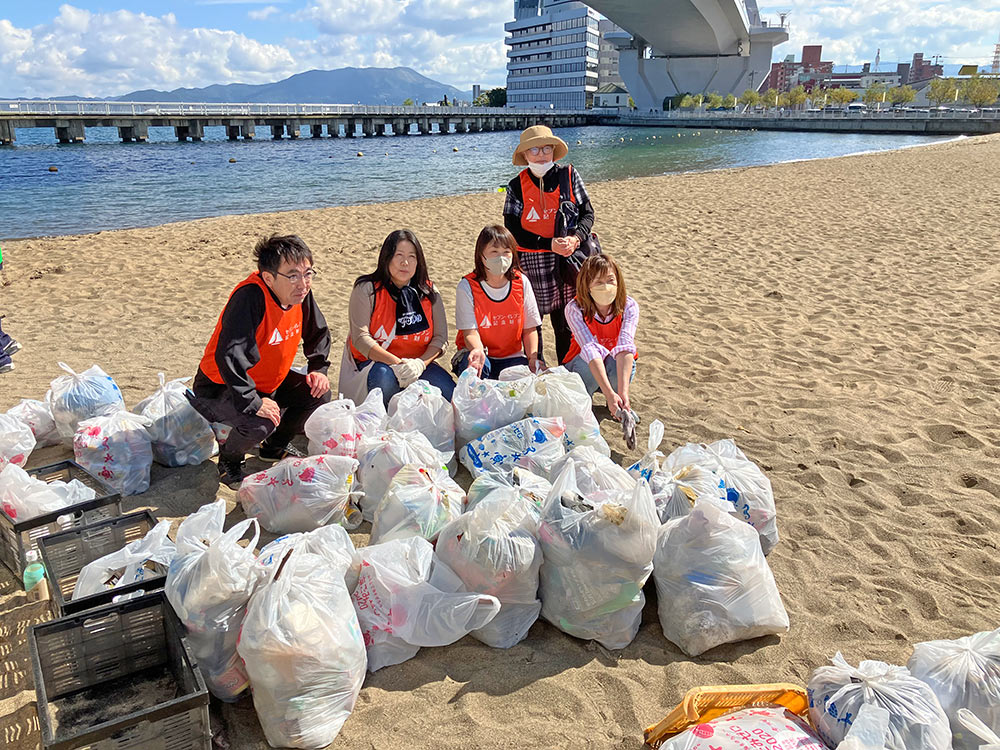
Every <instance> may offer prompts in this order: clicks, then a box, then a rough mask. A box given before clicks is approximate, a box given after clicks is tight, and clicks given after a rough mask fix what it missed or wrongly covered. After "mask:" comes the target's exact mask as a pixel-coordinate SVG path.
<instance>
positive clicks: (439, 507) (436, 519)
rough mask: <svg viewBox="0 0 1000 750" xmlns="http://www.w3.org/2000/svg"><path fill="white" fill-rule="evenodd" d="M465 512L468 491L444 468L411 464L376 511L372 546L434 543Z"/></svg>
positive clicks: (402, 471)
mask: <svg viewBox="0 0 1000 750" xmlns="http://www.w3.org/2000/svg"><path fill="white" fill-rule="evenodd" d="M464 510H465V491H464V490H463V489H462V488H461V487H459V486H458V485H457V484H456V483H455V480H454V479H452V478H451V477H450V476H448V470H447V469H446V468H444V467H443V466H420V465H418V464H407V465H406V466H404V467H403V468H402V469H400V470H399V471H398V472H397V473H396V476H394V477H393V478H392V481H391V482H390V483H389V488H388V489H387V490H386V493H385V496H384V497H383V498H382V502H380V503H379V504H378V507H377V508H375V518H374V520H373V521H372V533H371V542H370V543H371V544H378V543H380V542H388V541H391V540H393V539H406V538H407V537H411V536H419V537H421V538H423V539H426V540H427V541H430V542H433V541H434V540H435V539H437V536H438V533H439V532H440V531H441V529H443V528H444V527H445V525H446V524H447V523H448V522H449V521H452V520H454V519H456V518H458V517H459V516H460V515H462V513H463V511H464Z"/></svg>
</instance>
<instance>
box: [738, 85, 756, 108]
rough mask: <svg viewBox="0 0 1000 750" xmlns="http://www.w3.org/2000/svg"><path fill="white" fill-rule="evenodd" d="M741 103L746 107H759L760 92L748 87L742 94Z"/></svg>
mask: <svg viewBox="0 0 1000 750" xmlns="http://www.w3.org/2000/svg"><path fill="white" fill-rule="evenodd" d="M739 103H740V104H742V105H743V107H744V108H745V109H752V108H754V107H757V106H759V105H760V94H758V93H757V92H756V91H754V90H753V89H747V90H746V91H744V92H743V93H742V94H740V98H739Z"/></svg>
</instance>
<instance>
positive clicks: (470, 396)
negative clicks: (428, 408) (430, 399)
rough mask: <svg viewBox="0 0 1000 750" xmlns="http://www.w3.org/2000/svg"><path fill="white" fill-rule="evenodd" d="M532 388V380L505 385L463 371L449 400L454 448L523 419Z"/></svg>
mask: <svg viewBox="0 0 1000 750" xmlns="http://www.w3.org/2000/svg"><path fill="white" fill-rule="evenodd" d="M533 384H534V379H533V376H532V377H526V378H521V379H519V380H509V381H499V380H483V379H482V378H480V377H479V376H477V375H476V370H475V368H473V367H469V368H466V370H465V372H463V373H462V374H461V375H460V376H459V378H458V385H456V386H455V392H454V393H453V394H452V397H451V405H452V407H453V408H454V410H455V442H456V444H457V445H458V446H462V445H465V444H466V443H468V442H469V441H470V440H475V439H477V438H481V437H482V436H483V435H485V434H486V433H488V432H490V431H492V430H495V429H497V428H499V427H505V426H506V425H509V424H512V423H514V422H516V421H518V420H519V419H524V415H525V414H526V413H527V411H528V408H529V407H530V406H531V400H532V398H533V395H534V391H533V389H532V385H533Z"/></svg>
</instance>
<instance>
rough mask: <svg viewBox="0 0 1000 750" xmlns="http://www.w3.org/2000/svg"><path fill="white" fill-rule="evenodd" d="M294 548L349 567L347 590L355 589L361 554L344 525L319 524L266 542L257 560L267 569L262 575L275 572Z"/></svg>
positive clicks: (268, 575)
mask: <svg viewBox="0 0 1000 750" xmlns="http://www.w3.org/2000/svg"><path fill="white" fill-rule="evenodd" d="M293 548H294V549H297V550H299V551H300V552H311V553H313V554H314V555H319V556H320V557H324V558H326V559H327V561H328V562H329V563H330V564H331V565H334V566H336V567H338V568H339V567H343V568H344V569H345V570H346V571H347V572H346V574H345V580H346V582H347V590H348V591H353V590H354V587H355V586H357V585H358V570H359V569H360V567H361V558H360V557H359V556H358V551H357V550H356V549H355V548H354V542H352V541H351V536H350V534H348V533H347V529H345V528H344V527H343V526H339V525H337V524H331V525H330V526H320V527H319V528H318V529H316V530H314V531H306V532H302V533H296V534H285V535H284V536H279V537H278V538H277V539H275V540H273V541H272V542H270V543H268V544H266V545H264V546H263V547H261V549H260V552H259V553H257V564H258V565H259V566H261V567H262V568H263V569H264V572H263V573H262V578H264V579H267V578H270V577H271V576H272V575H273V574H274V569H275V568H276V567H277V566H278V565H279V564H280V563H281V561H282V560H283V559H284V557H285V553H286V552H288V551H289V550H290V549H293Z"/></svg>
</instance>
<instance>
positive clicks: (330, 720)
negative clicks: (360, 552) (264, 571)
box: [238, 548, 367, 750]
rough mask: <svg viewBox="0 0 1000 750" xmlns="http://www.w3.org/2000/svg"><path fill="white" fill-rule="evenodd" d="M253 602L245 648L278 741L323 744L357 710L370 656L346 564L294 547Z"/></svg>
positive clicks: (261, 709) (315, 748) (261, 707)
mask: <svg viewBox="0 0 1000 750" xmlns="http://www.w3.org/2000/svg"><path fill="white" fill-rule="evenodd" d="M285 555H286V557H283V558H282V560H283V562H279V563H278V565H277V566H275V567H274V569H273V572H272V573H271V576H270V578H269V579H268V580H267V581H266V582H265V583H262V584H261V585H260V586H259V587H258V589H257V591H256V592H255V593H254V595H253V597H252V598H251V599H250V605H249V606H248V607H247V613H246V618H245V619H244V620H243V629H242V632H241V634H240V639H239V646H238V650H239V656H240V657H242V660H243V662H244V663H245V664H246V671H247V674H248V675H249V677H250V683H251V685H252V687H253V705H254V709H255V710H256V712H257V717H258V718H259V720H260V725H261V727H262V728H263V730H264V737H265V739H267V742H268V744H270V745H271V746H272V747H296V748H309V749H310V750H319V749H320V748H324V747H326V746H327V745H329V744H330V743H331V742H333V741H334V740H335V739H336V737H337V735H338V734H339V733H340V729H341V727H343V725H344V722H345V721H347V717H348V716H350V715H351V711H352V710H353V709H354V704H355V702H356V701H357V699H358V693H360V692H361V685H362V683H363V682H364V679H365V667H366V664H367V656H366V654H365V644H364V641H363V640H362V637H361V629H360V627H359V626H358V618H357V615H356V614H355V612H354V607H353V606H352V605H351V598H350V595H349V594H348V592H347V586H346V584H345V583H344V569H343V567H338V566H337V565H335V564H333V563H332V562H331V560H330V559H329V558H326V557H323V556H320V555H318V554H315V553H313V552H309V551H306V550H302V549H298V548H293V549H291V550H289V551H287V552H286V553H285Z"/></svg>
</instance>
